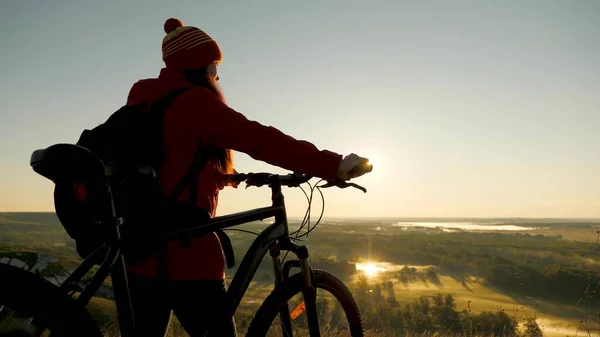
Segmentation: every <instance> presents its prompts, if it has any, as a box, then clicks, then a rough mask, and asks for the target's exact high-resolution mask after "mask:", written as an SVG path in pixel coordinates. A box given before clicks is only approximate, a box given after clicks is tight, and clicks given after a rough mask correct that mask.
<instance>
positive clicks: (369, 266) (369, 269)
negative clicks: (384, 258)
mask: <svg viewBox="0 0 600 337" xmlns="http://www.w3.org/2000/svg"><path fill="white" fill-rule="evenodd" d="M356 270H360V271H362V272H363V273H364V274H365V275H366V276H367V277H375V276H377V274H379V273H381V272H383V271H385V269H384V268H382V267H378V266H377V265H376V264H375V263H372V262H367V263H357V264H356Z"/></svg>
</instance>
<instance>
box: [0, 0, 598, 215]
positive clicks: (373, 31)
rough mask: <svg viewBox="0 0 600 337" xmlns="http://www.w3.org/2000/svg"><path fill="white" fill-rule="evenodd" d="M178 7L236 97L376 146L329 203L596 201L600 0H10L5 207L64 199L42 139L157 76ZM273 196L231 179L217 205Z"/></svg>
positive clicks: (271, 118) (270, 117)
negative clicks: (219, 55)
mask: <svg viewBox="0 0 600 337" xmlns="http://www.w3.org/2000/svg"><path fill="white" fill-rule="evenodd" d="M169 17H178V18H181V19H182V20H183V22H184V23H185V24H187V25H194V26H197V27H200V28H202V29H203V30H205V31H206V32H207V33H209V34H210V35H211V36H212V37H213V38H215V39H216V40H217V41H218V42H219V44H220V45H221V48H222V49H223V52H224V63H223V64H222V66H221V67H220V77H221V82H220V83H221V86H222V88H223V89H224V92H225V94H226V96H227V99H228V103H229V104H230V105H231V106H232V107H233V108H234V109H236V110H238V111H240V112H242V113H243V114H245V115H246V116H247V117H248V118H250V119H254V120H257V121H259V122H261V123H264V124H267V125H273V126H276V127H277V128H279V129H281V130H282V131H284V132H286V133H288V134H290V135H292V136H294V137H296V138H300V139H307V140H310V141H312V142H313V143H315V144H316V145H317V146H318V147H320V148H326V149H329V150H333V151H336V152H339V153H344V154H347V153H349V152H356V153H358V154H360V155H363V156H366V157H370V158H371V159H372V160H373V163H374V165H375V170H374V172H373V173H372V174H371V175H370V176H366V177H363V178H361V179H359V181H358V182H359V183H361V184H363V185H364V186H365V187H367V188H368V189H369V193H367V194H362V193H361V192H360V191H356V190H337V191H334V190H326V192H325V196H326V205H327V208H326V213H325V214H326V215H329V216H402V217H404V216H407V217H412V216H481V217H485V216H499V217H512V216H524V217H600V66H599V63H598V62H599V60H600V35H599V34H600V20H598V18H599V17H600V1H597V0H578V1H550V0H539V1H537V0H536V1H534V0H528V1H522V0H519V1H495V0H473V1H462V0H458V1H456V0H455V1H445V0H438V1H402V0H388V1H375V0H372V1H359V0H344V1H341V0H327V1H316V0H315V1H275V0H272V1H266V0H260V1H259V0H257V1H241V0H240V1H235V2H234V1H177V2H166V1H156V0H152V1H150V0H135V1H114V0H105V1H80V0H71V1H65V0H57V1H44V0H30V1H2V3H1V4H0V135H1V137H2V142H1V145H0V211H49V210H53V201H52V187H53V185H52V183H51V182H50V181H48V180H46V179H44V178H42V177H40V176H37V175H36V174H35V173H34V172H33V171H32V170H31V169H30V167H29V156H30V154H31V152H32V151H33V150H35V149H37V148H43V147H46V146H49V145H51V144H54V143H59V142H75V141H76V140H77V138H78V136H79V134H80V132H81V131H82V129H84V128H90V127H93V126H95V125H97V124H98V123H100V122H102V121H104V120H105V119H106V118H107V117H108V116H109V114H110V113H111V112H113V111H115V110H116V109H118V108H119V107H120V106H121V105H122V104H124V103H125V99H126V97H127V93H128V90H129V89H130V87H131V85H132V84H133V83H134V82H135V81H136V80H138V79H140V78H147V77H155V76H157V75H158V72H159V71H160V69H161V67H163V63H162V61H161V49H160V48H161V40H162V38H163V36H164V31H163V23H164V21H165V20H166V19H167V18H169ZM236 158H237V169H238V170H239V171H258V170H275V171H276V172H284V171H283V170H279V169H276V168H274V167H272V166H269V165H267V164H264V163H260V162H254V161H253V160H251V159H250V158H249V157H248V156H246V155H243V154H237V157H236ZM302 197H303V195H302V192H301V191H298V190H290V191H288V192H287V200H288V209H289V213H290V214H291V215H299V214H302V212H303V211H304V209H305V206H306V204H305V203H304V202H303V201H302ZM268 202H269V192H268V190H267V189H260V190H259V189H256V188H254V189H248V190H244V189H238V190H233V189H231V190H227V191H225V192H223V193H222V194H221V199H220V208H219V213H220V214H224V213H231V212H234V211H239V210H243V209H246V208H250V207H256V206H260V205H266V204H267V203H268ZM317 206H318V204H317Z"/></svg>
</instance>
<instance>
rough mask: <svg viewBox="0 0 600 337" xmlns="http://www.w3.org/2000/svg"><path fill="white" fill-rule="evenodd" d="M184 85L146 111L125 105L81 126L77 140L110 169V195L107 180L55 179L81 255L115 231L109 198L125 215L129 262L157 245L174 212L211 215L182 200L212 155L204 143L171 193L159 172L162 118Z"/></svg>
mask: <svg viewBox="0 0 600 337" xmlns="http://www.w3.org/2000/svg"><path fill="white" fill-rule="evenodd" d="M185 90H186V89H178V90H175V91H173V92H170V93H168V94H167V95H166V96H164V97H163V98H161V99H160V100H158V101H156V102H154V103H153V104H152V105H151V107H150V110H149V111H147V112H145V111H143V108H144V104H140V105H135V106H133V105H130V106H128V105H126V106H123V107H121V108H120V109H119V110H117V111H116V112H114V113H113V114H112V115H111V116H110V117H109V118H108V120H107V121H106V122H105V123H103V124H101V125H99V126H97V127H95V128H93V129H91V130H84V131H83V132H82V134H81V136H80V138H79V140H78V141H77V145H80V146H82V147H84V148H87V149H88V150H90V151H91V152H92V153H94V154H95V155H96V156H98V157H99V158H100V159H101V160H102V162H103V163H104V164H105V166H106V167H107V169H108V170H110V172H109V173H108V174H107V180H108V185H109V186H110V193H109V194H110V195H107V189H106V184H97V183H94V182H85V181H84V182H80V183H77V184H72V183H65V184H61V183H56V185H55V190H54V202H55V209H56V214H57V216H58V217H59V219H60V221H61V223H62V225H63V226H64V227H65V230H66V231H67V233H68V234H69V236H70V237H71V238H73V239H74V240H75V242H76V245H77V252H78V254H79V256H80V257H82V258H86V257H87V256H89V255H90V254H91V253H92V252H93V251H95V250H96V249H97V248H99V247H101V246H102V245H103V244H104V243H105V242H106V240H107V238H108V237H109V235H110V233H108V232H107V231H111V230H113V231H114V225H109V224H107V223H106V221H114V219H107V218H106V214H107V210H106V207H107V206H106V205H107V204H108V203H107V202H106V200H107V199H112V203H113V204H114V210H115V214H116V215H117V217H120V218H122V219H123V220H124V221H123V225H122V226H120V229H121V237H122V238H123V239H124V242H128V243H129V245H126V246H124V247H123V254H124V257H125V259H126V261H127V262H130V263H135V262H136V261H140V260H141V259H144V258H146V257H147V256H148V255H149V254H151V253H152V252H153V251H154V250H155V248H156V244H157V243H158V242H159V240H160V234H163V233H164V232H165V231H166V228H165V223H167V222H170V223H172V222H173V219H174V217H173V216H172V214H178V215H179V217H181V218H184V217H186V218H188V219H190V218H195V219H203V218H206V219H208V218H209V216H208V214H207V213H206V212H204V211H202V210H201V209H199V208H197V207H195V202H190V203H189V204H187V203H186V205H183V203H179V202H177V199H178V197H179V195H180V194H181V193H182V192H183V190H184V189H185V187H187V186H194V185H193V184H196V183H197V177H198V174H199V173H200V171H201V169H202V167H203V166H204V163H205V162H206V160H207V158H206V153H207V152H206V151H204V149H202V148H200V147H199V149H198V152H197V154H196V158H195V160H194V164H193V165H192V167H190V170H189V171H188V173H187V174H186V175H185V177H183V178H182V179H181V181H180V183H179V184H178V185H177V187H176V188H175V191H174V192H173V193H172V194H171V195H170V196H169V197H164V195H163V193H162V190H161V188H160V186H159V182H158V179H157V177H156V172H157V171H158V168H159V167H160V166H161V164H162V162H163V146H162V143H163V141H162V129H163V124H162V119H163V116H164V113H165V111H166V110H167V108H168V107H169V106H170V105H171V104H172V103H173V102H174V101H175V100H176V99H177V97H179V95H181V94H182V93H183V92H184V91H185ZM190 184H192V185H190ZM195 190H196V188H192V189H190V191H195ZM192 204H193V205H192ZM167 216H168V217H169V221H168V220H167ZM171 229H172V227H171ZM101 258H103V256H102V257H101ZM101 262H102V261H96V263H101Z"/></svg>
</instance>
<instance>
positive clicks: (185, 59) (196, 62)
mask: <svg viewBox="0 0 600 337" xmlns="http://www.w3.org/2000/svg"><path fill="white" fill-rule="evenodd" d="M164 28H165V33H167V36H165V37H164V39H163V42H162V55H163V56H162V59H163V61H165V64H166V65H167V67H169V68H173V69H177V70H189V69H199V68H204V67H206V66H208V65H209V64H211V63H217V64H219V63H221V60H222V59H223V54H222V53H221V49H220V48H219V45H218V44H217V42H216V41H215V40H213V39H212V38H211V37H210V36H209V35H208V34H206V33H205V32H204V31H202V30H200V29H198V28H196V27H191V26H184V25H183V22H181V20H179V19H174V18H170V19H168V20H167V21H166V22H165V27H164Z"/></svg>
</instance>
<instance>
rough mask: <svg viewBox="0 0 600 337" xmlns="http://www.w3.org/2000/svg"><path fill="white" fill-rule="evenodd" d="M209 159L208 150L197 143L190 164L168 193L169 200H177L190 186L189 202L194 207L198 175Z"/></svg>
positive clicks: (196, 198)
mask: <svg viewBox="0 0 600 337" xmlns="http://www.w3.org/2000/svg"><path fill="white" fill-rule="evenodd" d="M208 159H209V151H207V149H206V148H205V147H203V146H202V145H200V144H198V149H197V150H196V153H195V154H194V159H193V162H192V165H191V166H190V168H189V170H188V171H187V173H186V174H185V175H184V176H183V178H182V179H181V180H180V181H179V182H178V183H177V185H175V188H174V189H173V192H172V193H171V195H169V197H168V198H169V199H170V200H171V201H177V199H178V198H179V196H181V194H182V193H183V191H184V190H185V188H186V187H188V186H189V188H190V198H189V202H190V204H191V206H193V207H196V204H197V202H198V187H197V186H198V176H199V175H200V172H201V171H202V169H203V168H204V166H205V165H206V162H208Z"/></svg>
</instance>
